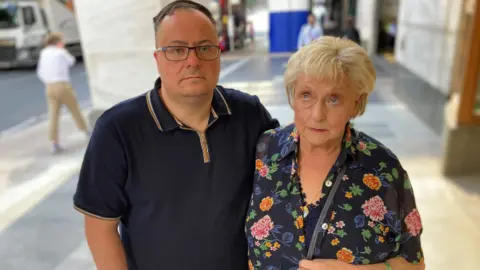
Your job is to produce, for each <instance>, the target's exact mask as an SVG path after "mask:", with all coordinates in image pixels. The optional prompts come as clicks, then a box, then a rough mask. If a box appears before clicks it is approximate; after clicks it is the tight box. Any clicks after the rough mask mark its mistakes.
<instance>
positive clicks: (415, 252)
mask: <svg viewBox="0 0 480 270" xmlns="http://www.w3.org/2000/svg"><path fill="white" fill-rule="evenodd" d="M398 171H399V172H400V173H399V176H400V177H399V180H401V181H399V182H398V183H399V185H398V186H397V194H398V200H399V218H400V222H401V234H399V235H397V237H396V239H395V241H396V243H397V254H396V255H397V256H401V257H403V258H405V259H406V260H407V261H408V262H410V263H420V262H421V261H423V251H422V246H421V242H420V236H421V234H422V232H423V227H422V220H421V218H420V213H419V211H418V209H417V206H416V203H415V196H414V193H413V188H412V185H411V183H410V178H409V176H408V173H407V172H406V171H404V170H403V169H401V168H400V169H399V170H398Z"/></svg>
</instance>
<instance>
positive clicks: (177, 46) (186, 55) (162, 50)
mask: <svg viewBox="0 0 480 270" xmlns="http://www.w3.org/2000/svg"><path fill="white" fill-rule="evenodd" d="M200 47H210V48H216V49H217V56H215V58H212V59H203V58H201V57H199V56H198V53H197V50H196V49H197V48H200ZM169 48H186V49H188V52H187V53H186V54H185V58H183V59H180V60H170V59H168V57H167V49H169ZM191 50H193V51H194V52H195V56H196V57H197V58H198V59H200V60H202V61H213V60H215V59H217V58H218V57H219V56H220V51H221V49H220V46H217V45H211V44H209V45H198V46H193V47H190V46H182V45H173V46H165V47H158V48H157V49H155V51H157V52H163V55H164V56H165V59H167V60H168V61H172V62H180V61H184V60H186V59H187V58H188V56H189V55H190V51H191Z"/></svg>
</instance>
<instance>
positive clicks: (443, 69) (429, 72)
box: [395, 0, 463, 94]
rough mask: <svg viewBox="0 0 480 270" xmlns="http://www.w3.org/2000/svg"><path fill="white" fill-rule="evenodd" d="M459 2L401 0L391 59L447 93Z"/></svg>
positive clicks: (458, 15)
mask: <svg viewBox="0 0 480 270" xmlns="http://www.w3.org/2000/svg"><path fill="white" fill-rule="evenodd" d="M462 2H463V1H461V0H402V1H400V8H399V16H398V34H397V40H396V51H395V58H396V59H397V61H398V62H399V63H400V64H402V65H403V66H405V67H406V68H408V69H409V70H410V71H412V72H413V73H415V74H416V75H418V76H419V77H421V78H422V79H424V80H425V81H427V82H428V83H430V84H431V85H432V86H434V87H435V88H437V89H439V90H440V91H441V92H443V93H445V94H447V93H448V92H449V89H450V82H451V74H452V66H453V63H454V57H455V43H456V36H457V32H458V27H459V22H460V14H461V9H462Z"/></svg>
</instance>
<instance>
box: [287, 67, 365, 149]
mask: <svg viewBox="0 0 480 270" xmlns="http://www.w3.org/2000/svg"><path fill="white" fill-rule="evenodd" d="M358 101H359V96H358V94H357V92H356V91H355V90H354V89H352V88H351V87H350V86H349V84H348V82H345V83H342V84H339V83H338V82H333V81H329V80H322V79H320V78H316V77H311V76H305V75H300V76H299V77H298V78H297V81H296V86H295V94H294V96H293V100H292V105H293V110H294V112H295V117H294V119H295V125H296V127H297V130H298V133H299V135H300V138H301V140H302V141H306V142H308V143H310V144H311V145H312V146H322V145H327V144H329V143H331V142H336V141H338V140H341V138H342V137H343V133H344V131H345V125H346V124H347V122H348V121H349V120H350V118H352V117H354V116H355V114H356V104H357V102H358Z"/></svg>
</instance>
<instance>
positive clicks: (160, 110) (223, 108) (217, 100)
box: [146, 78, 232, 132]
mask: <svg viewBox="0 0 480 270" xmlns="http://www.w3.org/2000/svg"><path fill="white" fill-rule="evenodd" d="M161 85H162V81H161V79H160V78H158V79H157V80H156V81H155V86H154V88H153V89H152V90H150V91H148V92H147V94H146V95H147V96H146V97H147V107H148V110H149V112H150V115H151V117H152V119H153V121H154V122H155V125H156V126H157V127H158V129H159V130H160V131H163V132H167V131H171V130H173V129H175V128H179V127H182V126H184V125H183V124H182V123H181V122H180V121H179V120H177V119H175V117H174V116H173V115H172V114H171V113H170V111H168V109H167V107H166V106H165V104H164V103H163V101H162V99H161V98H160V94H159V91H158V90H159V89H160V87H161ZM222 90H223V89H222V87H221V86H217V87H216V88H215V91H214V95H213V99H212V110H211V113H210V119H209V123H210V122H212V121H214V120H216V119H217V118H218V117H219V116H222V115H231V114H232V111H231V110H230V106H229V105H228V103H227V100H226V99H225V96H224V93H222Z"/></svg>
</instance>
